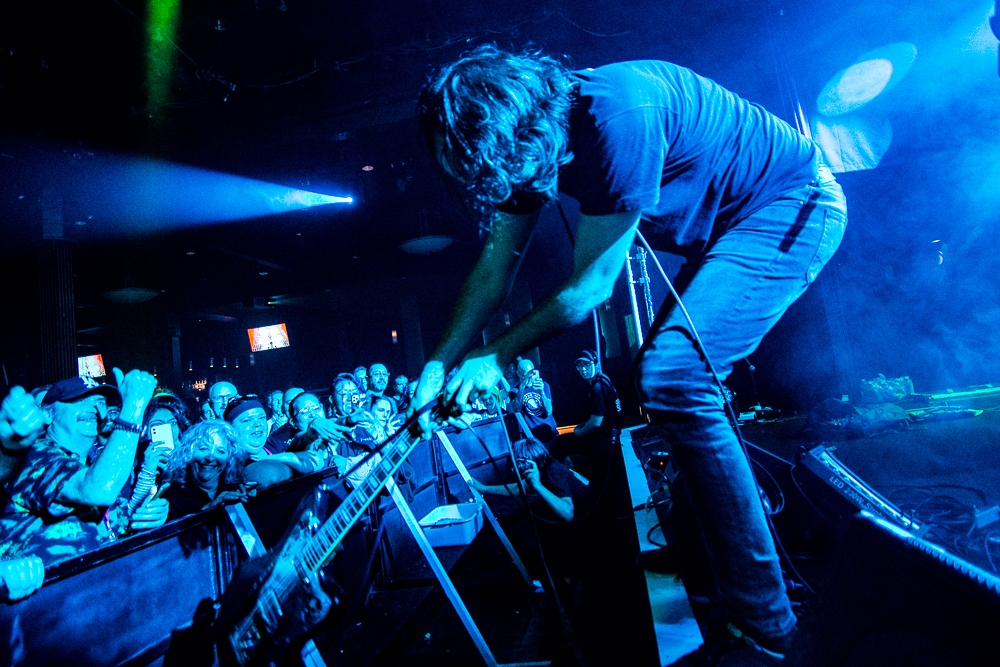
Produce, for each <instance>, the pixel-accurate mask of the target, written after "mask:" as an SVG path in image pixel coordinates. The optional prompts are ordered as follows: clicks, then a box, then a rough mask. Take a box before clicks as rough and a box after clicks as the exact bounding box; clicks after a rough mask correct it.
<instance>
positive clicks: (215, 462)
mask: <svg viewBox="0 0 1000 667" xmlns="http://www.w3.org/2000/svg"><path fill="white" fill-rule="evenodd" d="M245 461H246V456H245V454H244V453H243V447H242V445H241V444H240V439H239V435H238V434H237V432H236V429H235V428H233V427H232V426H231V425H229V424H227V423H226V422H224V421H220V420H212V421H203V422H199V423H198V424H195V425H194V426H192V427H191V428H190V429H188V431H187V432H186V433H185V434H184V435H183V436H182V437H181V442H180V444H179V445H178V446H177V447H176V448H175V449H174V451H173V453H172V454H171V455H170V459H169V460H168V461H167V481H168V482H169V484H170V488H169V489H167V490H166V491H165V492H164V497H165V498H166V500H167V501H168V502H169V503H170V510H169V515H168V519H171V520H172V519H176V518H178V517H182V516H186V515H188V514H193V513H195V512H200V511H201V510H205V509H210V508H212V507H217V506H219V505H223V504H230V503H239V502H246V501H247V500H248V499H249V498H250V497H251V496H253V494H254V489H253V485H248V484H245V473H244V462H245Z"/></svg>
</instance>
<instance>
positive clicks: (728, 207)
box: [500, 60, 818, 255]
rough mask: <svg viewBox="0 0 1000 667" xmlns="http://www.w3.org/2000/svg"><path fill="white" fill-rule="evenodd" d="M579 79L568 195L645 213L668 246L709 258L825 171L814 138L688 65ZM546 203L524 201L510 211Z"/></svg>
mask: <svg viewBox="0 0 1000 667" xmlns="http://www.w3.org/2000/svg"><path fill="white" fill-rule="evenodd" d="M573 77H574V78H575V79H576V80H577V81H578V82H579V87H578V89H577V90H576V91H575V92H574V100H573V108H572V110H571V112H570V117H569V138H570V145H569V148H570V151H572V153H573V159H572V160H571V161H570V163H569V164H567V165H565V166H564V167H562V168H561V169H560V170H559V190H560V192H563V193H565V194H567V195H569V196H571V197H573V198H574V199H576V200H577V201H579V202H580V212H581V213H583V214H586V215H609V214H612V213H621V212H624V211H636V210H638V211H641V212H642V220H643V227H642V229H643V233H644V234H646V236H647V237H648V238H649V240H650V243H651V244H653V245H654V246H656V247H658V248H659V249H661V250H666V251H670V252H675V253H678V254H683V255H691V254H698V253H700V252H701V251H703V250H704V249H705V247H706V246H707V244H708V241H709V238H710V237H711V236H712V234H713V232H714V233H716V234H717V233H720V232H722V231H725V229H728V228H729V227H730V226H732V225H733V224H735V223H736V222H739V221H740V220H743V219H745V218H747V217H749V216H750V215H752V214H753V213H755V212H757V211H759V210H760V209H762V208H764V207H765V206H767V205H769V204H771V203H772V202H774V201H775V200H777V199H778V198H779V197H780V196H782V195H783V194H785V193H787V192H790V191H792V190H794V189H796V188H800V187H802V186H804V185H806V184H807V183H809V181H811V180H812V179H813V177H814V175H815V171H816V164H817V163H816V160H817V155H818V153H817V150H816V147H815V144H814V143H813V142H812V141H810V140H809V139H807V138H806V137H804V136H802V135H801V134H800V133H799V132H797V131H796V130H795V129H793V128H792V127H791V126H790V125H788V124H787V123H785V122H784V121H782V120H781V119H779V118H777V117H776V116H774V115H772V114H770V113H769V112H767V111H766V110H764V109H763V108H761V107H760V106H757V105H756V104H751V103H750V102H748V101H746V100H744V99H742V98H740V97H739V96H737V95H735V94H733V93H731V92H729V91H728V90H726V89H725V88H723V87H722V86H720V85H718V84H716V83H715V82H713V81H710V80H709V79H706V78H704V77H701V76H699V75H697V74H695V73H694V72H692V71H691V70H689V69H687V68H685V67H681V66H679V65H674V64H672V63H668V62H662V61H656V60H642V61H634V62H624V63H615V64H611V65H605V66H603V67H598V68H596V69H592V70H584V71H579V72H574V73H573ZM514 202H516V203H514ZM540 206H541V203H540V201H539V200H538V199H537V198H534V199H533V198H531V197H530V195H529V196H528V197H526V198H519V197H518V195H515V196H514V197H512V199H511V200H508V202H505V203H504V204H502V205H501V206H500V210H502V211H507V212H510V213H528V212H530V211H532V210H536V209H537V208H539V207H540Z"/></svg>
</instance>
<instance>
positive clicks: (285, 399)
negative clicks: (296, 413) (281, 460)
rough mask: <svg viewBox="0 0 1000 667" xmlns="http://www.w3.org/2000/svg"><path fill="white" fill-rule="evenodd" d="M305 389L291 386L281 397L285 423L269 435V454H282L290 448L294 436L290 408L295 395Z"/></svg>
mask: <svg viewBox="0 0 1000 667" xmlns="http://www.w3.org/2000/svg"><path fill="white" fill-rule="evenodd" d="M304 391H305V389H302V388H301V387H291V388H290V389H286V390H285V394H284V396H282V397H281V409H282V412H283V413H284V416H285V423H284V424H282V425H281V426H279V427H278V428H276V429H274V430H272V431H271V433H270V434H269V435H268V436H267V444H266V445H265V446H264V447H265V449H266V450H267V452H268V454H280V453H281V452H283V451H285V450H287V449H288V445H289V444H290V443H291V442H292V437H294V433H293V432H292V424H291V420H290V415H289V408H290V407H291V405H292V401H293V400H295V397H296V396H298V395H299V394H301V393H302V392H304Z"/></svg>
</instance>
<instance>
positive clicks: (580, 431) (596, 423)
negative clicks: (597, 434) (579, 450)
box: [573, 415, 604, 437]
mask: <svg viewBox="0 0 1000 667" xmlns="http://www.w3.org/2000/svg"><path fill="white" fill-rule="evenodd" d="M603 421H604V415H590V417H589V418H588V419H587V421H585V422H583V423H582V424H577V425H576V428H574V429H573V435H575V436H577V437H579V436H583V435H587V434H588V433H590V432H591V431H596V430H597V429H598V428H600V426H601V423H602V422H603Z"/></svg>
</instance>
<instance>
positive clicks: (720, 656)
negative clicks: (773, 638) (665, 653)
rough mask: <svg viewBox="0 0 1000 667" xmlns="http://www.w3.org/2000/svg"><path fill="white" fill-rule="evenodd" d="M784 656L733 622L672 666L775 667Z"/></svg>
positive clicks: (710, 636)
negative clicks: (746, 633)
mask: <svg viewBox="0 0 1000 667" xmlns="http://www.w3.org/2000/svg"><path fill="white" fill-rule="evenodd" d="M784 659H785V656H784V654H782V653H776V652H774V651H770V650H768V649H766V648H764V647H763V646H761V645H760V644H758V643H757V642H755V641H754V640H753V639H751V638H750V637H748V636H747V635H745V634H743V633H742V632H740V630H739V628H737V627H736V626H734V625H733V624H731V623H730V624H729V626H728V627H727V628H726V629H725V631H723V632H719V633H717V634H716V635H709V637H708V639H706V640H705V643H704V644H702V645H701V646H700V647H698V648H697V649H696V650H694V651H692V652H691V653H688V654H687V655H685V656H683V657H682V658H680V659H679V660H677V661H676V662H674V663H673V664H671V665H670V667H774V666H776V665H780V664H781V663H782V661H783V660H784Z"/></svg>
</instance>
